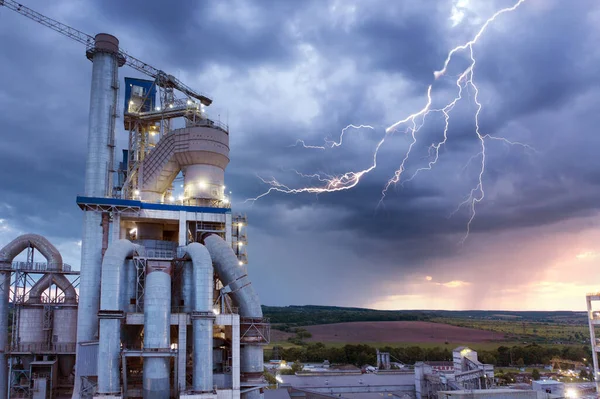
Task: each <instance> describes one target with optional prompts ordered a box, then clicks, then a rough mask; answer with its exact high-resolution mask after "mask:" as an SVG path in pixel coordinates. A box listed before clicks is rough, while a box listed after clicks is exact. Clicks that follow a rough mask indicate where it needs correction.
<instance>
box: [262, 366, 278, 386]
mask: <svg viewBox="0 0 600 399" xmlns="http://www.w3.org/2000/svg"><path fill="white" fill-rule="evenodd" d="M263 376H264V377H265V380H266V381H267V383H268V384H269V385H277V379H275V376H274V375H273V374H271V373H269V372H268V371H267V369H266V368H265V369H264V371H263Z"/></svg>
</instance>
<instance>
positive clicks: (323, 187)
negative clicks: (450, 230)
mask: <svg viewBox="0 0 600 399" xmlns="http://www.w3.org/2000/svg"><path fill="white" fill-rule="evenodd" d="M525 1H526V0H518V1H517V2H516V3H515V4H514V5H513V6H511V7H506V8H503V9H501V10H499V11H497V12H496V13H495V14H493V15H492V16H491V17H490V18H488V19H487V20H486V21H485V23H484V24H483V25H482V26H481V28H480V29H479V30H478V31H477V33H476V34H475V36H473V38H472V39H471V40H469V41H468V42H466V43H464V44H462V45H459V46H456V47H454V48H453V49H452V50H450V52H449V53H448V55H447V57H446V59H445V61H444V64H443V67H442V69H440V70H439V71H434V73H433V76H434V81H437V80H438V79H440V78H441V77H443V76H445V75H446V73H447V71H448V66H449V65H450V62H451V61H452V59H453V57H454V55H455V54H457V53H459V52H462V51H468V57H469V60H470V63H469V65H468V66H467V67H466V69H464V71H463V72H462V73H461V74H459V75H458V77H457V79H456V86H457V88H458V93H457V95H456V97H455V98H454V99H453V100H452V101H450V102H449V103H447V104H446V105H445V106H444V107H442V108H432V107H431V106H432V98H431V92H432V88H433V83H432V84H430V85H429V86H428V87H427V92H426V98H427V101H426V103H425V105H424V106H423V107H422V108H421V109H420V110H419V111H417V112H415V113H413V114H411V115H408V116H407V117H405V118H404V119H401V120H399V121H397V122H396V123H394V124H392V125H390V126H389V127H387V128H386V129H385V134H384V136H383V138H382V139H381V140H380V141H379V142H378V144H377V146H376V147H375V151H374V152H373V159H372V163H371V164H370V165H369V166H368V167H367V168H365V169H362V170H359V171H350V172H346V173H344V174H342V175H339V176H330V175H321V174H312V175H304V174H302V173H299V172H297V171H295V172H296V173H297V174H298V175H299V176H301V177H305V178H316V179H317V180H318V181H319V182H320V183H322V184H320V185H318V186H307V187H301V188H290V187H289V186H286V185H284V184H281V183H280V182H278V181H277V180H276V179H275V178H271V179H269V180H266V179H263V178H260V177H259V178H260V179H261V180H262V182H263V183H265V184H267V185H269V186H270V187H269V189H268V190H267V191H266V192H264V193H262V194H260V195H259V196H257V197H255V198H249V199H247V200H246V201H256V200H258V199H260V198H262V197H264V196H266V195H268V194H270V193H272V192H281V193H285V194H300V193H314V194H319V193H330V192H336V191H342V190H349V189H351V188H353V187H355V186H356V185H357V184H358V183H359V182H360V179H361V178H362V177H363V176H365V175H366V174H368V173H369V172H371V171H372V170H374V169H375V168H376V167H377V155H378V152H379V149H380V148H381V146H382V145H383V144H384V142H385V140H386V139H387V137H389V136H390V135H392V134H394V133H395V132H396V131H398V130H399V129H400V128H405V130H404V133H405V134H409V135H410V137H411V139H412V140H411V141H410V144H409V146H408V149H407V151H406V152H405V154H404V156H403V158H402V161H401V163H400V166H399V167H398V169H396V171H395V172H394V175H393V176H392V177H391V178H390V179H389V180H388V181H387V183H386V184H385V186H384V188H383V190H382V192H381V200H380V201H379V205H381V204H382V203H383V200H384V198H385V196H386V193H387V191H388V189H389V188H390V187H391V186H392V185H396V184H398V183H400V184H403V183H405V182H408V181H411V180H412V179H414V178H415V177H416V176H417V175H418V174H419V173H421V172H424V171H428V170H431V169H432V168H433V167H434V165H435V164H436V163H437V161H438V159H439V156H440V149H441V148H442V147H443V146H444V145H445V144H446V142H447V141H448V129H449V126H450V115H451V112H452V110H453V109H454V107H455V106H456V104H457V103H458V102H459V101H460V100H462V99H463V92H464V90H465V89H467V90H469V89H472V90H473V92H474V98H473V101H474V103H475V105H476V111H475V115H474V122H475V132H474V133H475V137H476V138H477V140H478V142H479V151H478V152H477V153H476V154H475V155H473V156H472V157H471V158H470V159H469V161H468V162H467V165H465V168H466V167H467V166H468V165H469V164H470V163H471V162H473V161H475V160H479V172H478V178H477V184H476V185H475V187H473V188H472V189H471V190H470V192H469V195H468V196H467V198H466V199H465V200H464V201H463V202H461V203H460V204H459V205H458V208H457V209H456V210H455V211H454V212H453V214H454V213H456V212H457V211H458V210H459V209H461V208H462V207H463V206H468V207H469V219H468V222H467V226H466V233H465V235H464V237H463V239H462V240H461V242H464V241H465V240H466V239H467V237H468V236H469V233H470V230H471V224H472V222H473V220H474V219H475V216H476V208H477V204H479V203H480V202H481V201H483V199H484V198H485V190H484V184H483V181H484V179H483V176H484V173H485V167H486V158H487V152H486V151H487V148H486V143H487V141H488V140H492V141H501V142H503V143H505V144H508V145H517V146H521V147H523V148H526V149H528V150H532V151H535V150H534V149H533V148H532V147H531V146H529V145H527V144H524V143H521V142H515V141H511V140H508V139H506V138H503V137H496V136H492V135H490V134H487V133H482V132H481V129H480V120H479V117H480V114H481V110H482V104H481V102H480V101H479V88H478V87H477V85H476V84H475V81H474V72H475V65H476V59H475V55H474V52H473V46H474V45H475V44H476V43H477V41H478V40H479V39H480V38H481V36H482V35H483V33H484V32H485V31H486V29H487V28H488V26H489V25H490V24H491V23H492V22H494V21H495V20H496V18H498V17H499V16H501V15H502V14H506V13H509V12H512V11H514V10H516V9H517V8H518V7H519V6H521V4H523V3H524V2H525ZM435 113H441V114H443V117H444V129H443V138H442V139H441V140H440V141H438V142H437V143H433V144H431V145H430V146H429V149H428V151H429V155H430V157H429V158H430V160H429V162H428V163H427V165H426V166H423V167H420V168H418V169H417V170H416V171H415V172H414V173H413V174H412V176H410V177H409V178H408V179H404V180H402V177H403V174H404V172H405V170H406V165H407V162H408V161H409V160H410V158H411V152H412V149H413V147H414V145H415V144H416V143H417V141H418V133H419V131H420V130H421V128H422V127H423V125H424V124H425V121H426V119H427V117H429V116H430V115H431V114H435ZM349 128H354V129H359V128H370V129H372V130H374V128H373V127H372V126H369V125H359V126H355V125H348V126H346V127H345V128H344V129H342V132H341V134H340V138H339V141H327V140H326V141H325V145H324V146H315V145H307V144H306V143H305V142H304V141H303V140H297V141H296V143H295V144H294V146H297V145H301V146H302V147H304V148H308V149H321V150H325V149H327V148H334V147H339V146H341V145H342V143H343V138H344V133H345V132H346V130H347V129H349Z"/></svg>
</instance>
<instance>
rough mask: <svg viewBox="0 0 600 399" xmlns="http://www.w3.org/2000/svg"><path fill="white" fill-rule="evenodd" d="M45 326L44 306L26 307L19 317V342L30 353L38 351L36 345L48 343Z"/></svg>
mask: <svg viewBox="0 0 600 399" xmlns="http://www.w3.org/2000/svg"><path fill="white" fill-rule="evenodd" d="M43 324H44V307H43V306H24V307H23V308H22V309H21V313H20V315H19V342H20V344H21V345H23V346H24V347H25V348H27V345H30V346H31V347H30V348H28V349H26V350H28V351H35V350H38V349H37V348H36V347H35V345H36V344H37V345H40V344H43V343H45V342H47V336H46V332H45V331H44V330H43V329H42V325H43Z"/></svg>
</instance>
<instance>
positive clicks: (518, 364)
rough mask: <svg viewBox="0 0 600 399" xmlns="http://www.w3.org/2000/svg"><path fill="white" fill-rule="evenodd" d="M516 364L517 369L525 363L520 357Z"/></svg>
mask: <svg viewBox="0 0 600 399" xmlns="http://www.w3.org/2000/svg"><path fill="white" fill-rule="evenodd" d="M516 364H517V366H519V367H523V366H525V361H524V360H523V358H522V357H520V358H519V360H517V363H516Z"/></svg>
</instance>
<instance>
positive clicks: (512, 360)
mask: <svg viewBox="0 0 600 399" xmlns="http://www.w3.org/2000/svg"><path fill="white" fill-rule="evenodd" d="M273 349H274V350H272V351H269V350H266V351H265V360H270V359H272V356H273V354H274V353H275V354H278V356H279V358H280V359H282V360H286V361H291V362H294V361H300V362H304V363H306V362H315V363H318V362H322V361H324V360H329V361H330V362H331V363H332V364H353V365H355V366H358V367H361V366H363V365H365V364H370V365H375V364H376V362H377V359H376V354H375V353H376V349H379V350H380V351H383V352H389V353H390V355H391V357H392V361H400V362H402V363H405V364H414V363H416V362H418V361H452V350H451V348H441V347H433V348H422V347H420V346H408V347H390V346H383V347H382V346H378V347H375V346H371V345H366V344H358V345H344V346H342V347H332V346H326V345H324V344H323V343H320V342H317V343H309V344H305V345H303V346H301V347H291V348H282V347H275V348H273ZM477 354H478V358H479V361H481V362H482V363H486V364H493V365H494V366H498V367H509V366H523V365H541V364H544V365H545V364H550V360H551V359H552V358H555V357H559V358H561V359H565V360H573V361H578V362H584V363H585V362H586V361H584V360H583V359H586V360H587V359H590V358H591V350H590V348H589V347H588V346H565V347H557V346H548V347H546V346H540V345H537V344H530V345H527V346H513V347H508V346H499V347H498V348H496V349H493V350H482V351H477Z"/></svg>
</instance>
